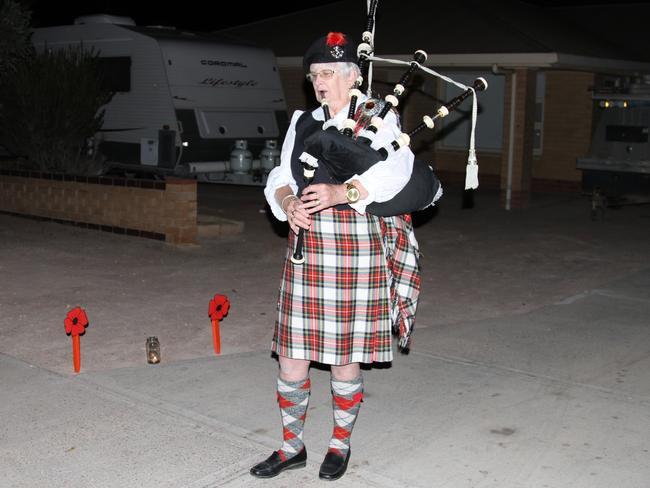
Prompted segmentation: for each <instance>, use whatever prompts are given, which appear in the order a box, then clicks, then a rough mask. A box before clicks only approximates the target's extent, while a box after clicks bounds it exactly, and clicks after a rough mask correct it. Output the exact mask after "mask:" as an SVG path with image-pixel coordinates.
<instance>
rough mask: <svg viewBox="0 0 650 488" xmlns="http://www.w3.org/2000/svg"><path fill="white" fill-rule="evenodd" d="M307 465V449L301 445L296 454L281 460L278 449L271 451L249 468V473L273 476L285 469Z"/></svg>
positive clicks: (259, 476) (264, 476) (258, 475)
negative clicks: (267, 455) (263, 459)
mask: <svg viewBox="0 0 650 488" xmlns="http://www.w3.org/2000/svg"><path fill="white" fill-rule="evenodd" d="M306 465H307V450H306V449H305V448H304V447H303V448H302V449H301V450H300V452H298V454H296V455H295V456H293V457H292V458H289V459H287V460H286V461H282V458H281V457H280V455H279V454H278V451H273V454H271V455H270V456H269V457H268V458H267V459H266V460H265V461H262V462H261V463H258V464H256V465H255V466H253V467H252V468H251V474H252V475H253V476H257V477H258V478H273V477H274V476H277V475H279V474H280V473H281V472H282V471H284V470H285V469H297V468H304V467H305V466H306Z"/></svg>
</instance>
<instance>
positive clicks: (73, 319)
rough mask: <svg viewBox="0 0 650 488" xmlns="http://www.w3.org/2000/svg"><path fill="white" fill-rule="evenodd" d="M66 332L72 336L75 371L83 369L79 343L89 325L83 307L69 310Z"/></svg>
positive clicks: (66, 318)
mask: <svg viewBox="0 0 650 488" xmlns="http://www.w3.org/2000/svg"><path fill="white" fill-rule="evenodd" d="M63 325H64V326H65V333H66V334H68V335H70V336H72V361H73V365H74V371H75V373H78V372H79V370H80V369H81V347H80V344H79V335H81V334H83V333H84V332H86V327H88V316H87V315H86V312H85V310H84V309H83V308H81V307H75V308H73V309H72V310H70V311H69V312H68V315H66V317H65V320H64V321H63Z"/></svg>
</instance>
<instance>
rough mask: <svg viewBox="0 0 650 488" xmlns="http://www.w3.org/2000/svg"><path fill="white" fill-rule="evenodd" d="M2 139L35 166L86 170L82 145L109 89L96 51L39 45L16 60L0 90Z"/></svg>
mask: <svg viewBox="0 0 650 488" xmlns="http://www.w3.org/2000/svg"><path fill="white" fill-rule="evenodd" d="M0 97H1V103H2V111H1V113H0V130H1V131H2V132H0V133H1V134H2V137H3V141H2V144H3V145H4V146H5V147H7V148H8V149H9V150H10V151H11V152H13V154H15V155H18V156H24V157H26V158H27V160H28V161H29V162H31V163H33V164H34V165H35V166H36V167H37V168H38V169H39V170H40V171H48V172H63V173H72V174H86V173H87V172H88V165H89V164H90V163H92V162H91V161H89V160H88V159H87V158H86V157H85V147H86V144H87V141H88V139H89V138H91V137H92V136H93V135H94V134H95V133H96V132H97V131H98V130H99V129H100V128H101V126H102V123H103V118H104V110H103V108H102V107H103V106H104V105H105V104H107V103H108V102H109V101H110V99H111V97H112V93H110V92H108V91H107V90H106V88H104V87H103V85H102V83H101V76H100V71H99V65H98V54H97V53H96V52H95V51H94V50H93V49H90V50H88V49H85V48H84V46H83V45H77V46H74V47H68V48H65V49H56V50H51V49H45V50H44V51H43V52H39V53H36V54H35V55H34V56H33V57H32V58H30V59H29V60H28V61H26V62H24V63H21V64H20V65H19V66H17V68H16V71H15V73H14V75H13V76H12V77H11V78H10V79H9V80H8V81H7V83H6V86H5V90H4V92H3V93H2V94H0Z"/></svg>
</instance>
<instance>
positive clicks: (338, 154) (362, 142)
mask: <svg viewBox="0 0 650 488" xmlns="http://www.w3.org/2000/svg"><path fill="white" fill-rule="evenodd" d="M305 152H306V153H308V154H310V155H312V156H313V157H315V158H316V159H318V164H319V170H318V171H320V168H323V169H325V170H327V172H328V173H329V175H330V176H331V178H332V179H333V180H334V181H336V182H337V183H343V182H345V181H347V180H349V179H350V178H352V177H353V176H354V175H357V174H361V173H363V172H365V171H366V170H367V169H369V168H370V167H371V166H373V165H374V164H376V163H378V162H379V161H382V160H384V159H385V157H384V156H382V154H381V153H379V152H378V151H376V150H374V149H373V148H372V147H370V141H369V140H368V139H366V138H362V137H359V138H358V139H353V138H352V137H348V136H345V135H343V134H341V133H340V132H339V131H338V130H336V128H334V127H330V128H329V129H326V130H319V131H316V132H315V133H314V134H312V135H310V136H309V137H307V138H306V139H305ZM439 188H440V181H439V180H438V178H437V177H436V175H435V174H434V173H433V170H432V169H431V167H430V166H429V165H428V164H427V163H425V162H424V161H422V160H419V159H417V158H416V159H415V160H414V161H413V171H412V172H411V178H410V179H409V181H408V183H407V184H406V186H405V187H404V188H403V189H402V190H401V191H400V192H399V193H398V194H397V195H395V196H394V197H393V198H392V199H391V200H389V201H387V202H381V203H378V202H373V203H371V204H370V205H368V206H367V207H366V212H368V213H370V214H372V215H376V216H378V217H392V216H395V215H403V214H406V213H412V212H416V211H418V210H422V209H423V208H425V207H428V206H429V205H431V204H432V203H433V199H434V197H435V195H436V193H437V192H438V189H439Z"/></svg>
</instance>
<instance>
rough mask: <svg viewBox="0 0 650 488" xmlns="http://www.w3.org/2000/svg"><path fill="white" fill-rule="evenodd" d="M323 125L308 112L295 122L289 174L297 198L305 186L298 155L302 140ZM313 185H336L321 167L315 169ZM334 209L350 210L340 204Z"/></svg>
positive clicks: (302, 143)
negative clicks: (296, 187)
mask: <svg viewBox="0 0 650 488" xmlns="http://www.w3.org/2000/svg"><path fill="white" fill-rule="evenodd" d="M323 123H324V122H323V121H322V120H316V119H314V117H312V112H309V111H306V112H305V113H303V114H302V115H301V116H300V117H299V118H298V121H297V122H296V137H295V139H294V142H293V151H292V152H291V174H292V175H293V179H294V180H296V184H297V185H298V196H300V195H301V194H302V191H303V190H304V189H305V187H306V186H307V183H306V182H305V178H304V176H303V167H302V163H301V162H300V155H301V154H302V153H303V152H304V151H305V145H304V140H305V139H306V138H307V137H309V136H310V135H312V134H313V133H314V132H316V131H318V130H323ZM314 183H329V184H338V183H337V182H336V181H335V180H334V179H333V178H332V177H331V176H330V175H329V173H328V172H327V170H326V169H325V168H324V167H323V166H318V168H316V173H315V174H314V179H313V180H312V182H311V184H314ZM334 208H335V209H337V210H346V209H350V206H349V205H347V204H341V205H336V206H335V207H334Z"/></svg>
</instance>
